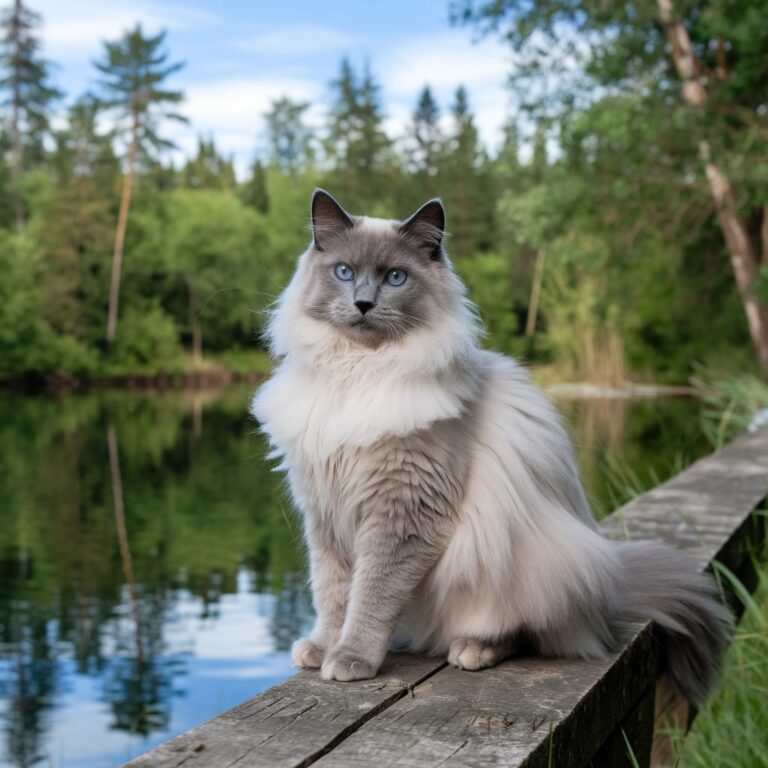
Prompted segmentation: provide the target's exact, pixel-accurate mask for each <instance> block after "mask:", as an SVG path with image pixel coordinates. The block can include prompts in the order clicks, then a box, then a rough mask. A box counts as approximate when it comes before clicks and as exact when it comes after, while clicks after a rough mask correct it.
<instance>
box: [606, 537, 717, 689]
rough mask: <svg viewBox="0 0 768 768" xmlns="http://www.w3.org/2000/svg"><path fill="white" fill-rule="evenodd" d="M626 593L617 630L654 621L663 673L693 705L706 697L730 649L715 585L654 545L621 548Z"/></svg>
mask: <svg viewBox="0 0 768 768" xmlns="http://www.w3.org/2000/svg"><path fill="white" fill-rule="evenodd" d="M618 548H619V553H620V556H621V558H622V561H623V563H624V565H625V569H626V570H625V573H626V582H625V585H624V592H623V594H622V595H621V596H620V597H619V600H618V605H617V607H616V614H615V618H616V625H615V627H616V629H617V630H618V632H619V634H620V635H626V633H628V632H631V631H632V629H633V628H634V629H636V627H637V625H638V624H643V623H645V622H646V621H648V620H653V621H654V622H655V623H656V625H657V627H658V631H659V636H660V639H661V642H662V645H663V655H664V661H665V670H664V671H665V672H666V674H667V676H668V677H669V678H670V680H671V681H672V684H673V685H674V686H675V688H676V689H677V690H678V691H679V692H680V693H681V694H682V695H683V696H685V697H686V698H687V699H688V700H689V701H691V702H693V703H694V704H701V703H702V702H703V701H704V700H705V699H706V698H707V695H708V694H709V692H710V690H711V688H712V684H713V683H714V680H715V678H716V676H717V673H718V671H719V669H720V664H721V661H722V657H723V652H724V651H725V648H726V646H727V645H728V639H729V635H730V627H731V616H730V612H729V611H728V609H727V608H725V606H724V605H723V604H722V602H721V601H720V600H719V599H718V591H717V586H716V584H715V581H714V579H713V578H712V577H711V576H710V575H709V574H706V573H701V572H700V571H699V570H698V568H697V566H696V563H694V562H693V561H692V560H691V559H690V558H689V557H688V556H687V555H685V554H684V553H682V552H680V551H678V550H676V549H674V548H672V547H670V546H668V545H666V544H661V543H659V542H655V541H634V542H621V543H620V544H618Z"/></svg>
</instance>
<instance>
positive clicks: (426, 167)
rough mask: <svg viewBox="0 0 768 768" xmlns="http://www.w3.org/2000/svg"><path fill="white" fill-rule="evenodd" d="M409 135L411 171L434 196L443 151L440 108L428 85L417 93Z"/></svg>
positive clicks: (428, 192)
mask: <svg viewBox="0 0 768 768" xmlns="http://www.w3.org/2000/svg"><path fill="white" fill-rule="evenodd" d="M410 133H411V140H412V142H413V145H412V148H411V151H410V153H409V154H410V163H411V169H412V170H413V171H414V172H415V173H416V174H418V175H419V176H421V177H422V180H423V182H424V186H425V187H426V190H427V194H434V186H435V184H434V177H435V176H436V175H437V170H438V163H439V160H440V155H441V153H442V149H443V135H442V131H441V130H440V108H439V107H438V105H437V102H436V101H435V97H434V96H433V95H432V90H431V89H430V87H429V86H428V85H425V86H424V88H422V90H421V93H419V97H418V100H417V102H416V109H415V110H414V113H413V124H412V126H411V129H410Z"/></svg>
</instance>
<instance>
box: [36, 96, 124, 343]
mask: <svg viewBox="0 0 768 768" xmlns="http://www.w3.org/2000/svg"><path fill="white" fill-rule="evenodd" d="M97 115H98V105H97V104H96V103H95V102H94V100H93V99H92V98H89V97H85V98H83V99H81V100H79V101H78V102H76V103H75V104H74V105H73V106H72V107H71V108H70V110H69V115H68V121H67V125H66V127H65V128H63V129H62V130H59V131H56V132H55V134H54V138H55V141H56V145H55V149H54V151H53V153H52V156H51V167H52V168H53V170H54V174H55V181H56V183H55V186H54V188H53V190H52V195H51V201H50V206H49V207H48V208H47V210H46V216H45V218H44V220H43V222H42V224H41V226H40V232H39V238H40V244H41V246H42V254H43V259H44V262H43V263H44V269H42V270H41V271H40V274H39V275H38V276H37V281H36V282H37V285H38V288H39V296H40V313H41V316H42V318H43V319H44V320H45V321H46V322H47V324H48V325H49V326H50V327H51V328H52V329H53V330H54V331H55V332H56V333H57V334H67V335H69V336H73V337H75V338H76V339H78V340H79V341H83V342H87V343H90V342H94V341H96V340H97V338H98V333H99V328H100V327H102V323H103V312H104V305H105V304H106V298H107V296H106V283H105V277H106V274H105V265H104V258H103V255H104V253H105V252H107V251H108V250H109V245H110V234H111V232H112V223H111V222H112V217H113V208H112V199H113V190H114V188H115V183H116V181H117V179H118V176H119V173H120V165H119V162H118V160H117V157H116V156H115V153H114V150H113V148H112V139H113V136H112V133H111V132H107V133H102V132H100V131H99V129H98V127H97Z"/></svg>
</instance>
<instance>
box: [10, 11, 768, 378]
mask: <svg viewBox="0 0 768 768" xmlns="http://www.w3.org/2000/svg"><path fill="white" fill-rule="evenodd" d="M676 7H677V4H676ZM760 7H761V6H760V3H757V2H755V3H752V4H748V6H747V7H745V8H744V9H743V13H744V17H743V19H742V18H741V11H738V12H737V9H736V6H735V5H734V4H733V3H732V2H726V0H719V1H718V2H717V3H710V4H706V5H704V6H699V5H697V4H695V3H693V4H680V12H681V13H682V14H683V15H684V17H685V21H686V28H687V29H689V32H690V34H691V35H692V38H693V40H694V44H695V46H696V52H697V54H698V56H699V58H700V60H701V61H703V62H705V63H706V65H707V67H710V68H711V69H712V72H715V73H716V70H717V67H718V66H722V65H723V56H725V60H724V61H725V66H726V68H727V71H728V77H727V78H725V79H718V78H717V77H716V78H714V79H713V80H712V83H710V85H711V88H712V92H711V99H712V102H713V107H712V110H710V111H708V113H707V115H706V118H701V116H698V117H696V116H695V115H692V113H691V112H690V110H689V109H687V108H684V107H683V106H682V105H681V103H680V100H679V98H678V96H677V94H678V92H679V82H678V81H677V80H676V77H675V75H674V71H673V69H672V68H671V66H670V63H669V61H668V60H667V58H666V57H667V55H668V54H667V52H666V48H665V41H664V36H663V34H662V30H661V27H660V25H659V23H658V21H657V19H656V15H655V14H656V9H655V7H651V6H636V5H633V4H630V6H622V5H618V6H617V5H615V4H614V5H608V6H605V5H601V4H598V3H595V2H592V0H584V1H583V2H582V1H581V0H579V1H578V2H573V3H566V4H565V5H562V4H560V3H556V2H543V3H537V4H534V5H524V4H523V5H521V4H519V3H516V2H512V0H509V2H504V3H484V2H460V3H458V4H456V5H455V8H454V10H455V12H456V14H457V16H459V17H463V18H466V19H469V20H471V21H473V23H478V24H479V25H480V26H481V27H486V28H495V29H497V30H499V31H501V32H502V33H503V34H505V35H506V36H507V38H508V40H509V42H510V43H511V44H512V45H513V46H514V47H516V48H517V49H518V51H519V54H518V59H516V61H519V62H520V66H519V68H518V69H517V70H516V72H515V83H516V85H515V88H516V89H517V95H518V99H520V101H519V103H520V104H521V106H523V107H525V108H526V109H528V112H529V116H528V117H527V118H526V119H523V120H519V119H516V116H514V115H513V116H511V117H510V119H509V121H508V123H507V124H506V126H505V128H504V136H503V142H502V144H501V146H500V147H499V149H498V150H497V151H496V152H495V153H494V154H490V153H489V151H488V149H487V148H486V147H484V146H483V144H482V142H481V140H480V137H479V132H478V128H477V125H476V121H475V118H474V116H473V112H472V98H471V93H470V92H468V90H467V89H466V88H464V87H463V86H462V87H459V88H458V89H457V90H456V92H455V95H454V96H453V98H452V103H449V104H441V103H439V101H438V99H437V98H436V97H435V94H434V91H433V90H432V89H431V88H430V86H429V84H425V86H424V88H423V89H422V91H421V93H420V94H419V97H418V100H417V103H416V104H415V105H414V112H413V124H412V125H411V126H410V128H409V129H407V131H406V135H404V136H401V137H395V136H390V135H388V134H387V132H386V131H385V128H384V126H385V105H384V103H383V101H382V99H381V94H380V88H379V86H378V83H377V80H376V78H375V76H374V74H373V73H372V72H371V70H370V67H369V66H368V65H364V66H363V67H362V68H357V67H356V66H355V65H354V64H353V62H352V61H350V60H349V59H345V60H344V61H342V62H341V65H340V70H339V74H338V76H337V78H336V79H335V80H334V81H333V82H332V83H331V92H330V93H331V97H330V103H329V105H328V107H329V108H328V110H327V119H326V122H325V125H323V126H322V127H320V128H319V129H314V128H310V126H309V124H308V121H307V113H308V110H309V105H308V104H307V103H304V102H293V101H291V100H290V99H287V98H280V99H277V100H276V101H275V102H274V103H273V104H272V107H271V108H270V110H269V112H268V113H267V114H266V115H265V123H264V136H263V137H261V138H260V137H257V136H254V144H255V145H257V144H260V145H261V146H262V147H265V148H266V149H267V151H266V152H265V153H264V154H263V155H262V156H261V157H257V158H256V159H255V160H254V163H253V165H252V168H251V170H250V172H249V173H248V174H247V175H246V178H244V179H239V180H238V179H237V178H236V177H235V174H234V171H233V167H232V162H231V160H230V159H228V158H226V157H224V156H222V155H221V153H220V152H219V151H218V149H217V147H216V145H215V143H214V139H213V138H212V137H209V138H201V139H200V141H199V145H198V150H197V153H196V155H195V156H194V157H191V158H190V159H189V160H188V161H186V162H185V163H184V165H183V166H182V167H181V168H180V169H178V170H176V169H174V168H173V167H172V166H169V165H167V164H166V163H164V162H163V161H162V156H161V155H160V154H158V153H157V152H155V151H154V150H157V149H162V148H163V147H165V146H167V142H165V141H164V140H163V139H162V137H161V136H159V134H158V130H159V125H160V122H161V121H162V120H164V119H165V118H166V117H171V118H172V119H174V118H178V115H177V114H176V112H175V111H174V110H175V107H176V105H177V104H178V103H179V102H180V101H181V99H182V97H183V94H182V93H181V92H180V91H171V90H167V89H166V87H165V86H164V84H163V83H164V80H165V79H166V78H167V77H168V76H170V75H171V74H173V73H175V72H177V71H178V70H179V68H180V67H181V64H173V63H170V61H171V60H170V57H169V54H168V52H167V50H166V38H165V35H164V33H160V34H158V35H155V36H151V35H147V34H146V33H145V32H144V31H143V30H142V29H141V27H140V26H137V27H136V28H134V29H133V30H130V31H129V32H127V33H126V34H125V35H124V37H123V38H121V39H120V40H118V41H116V42H113V43H109V44H107V45H105V48H104V52H103V56H102V58H101V60H100V61H99V62H98V63H97V65H96V66H97V69H98V71H99V72H100V73H101V78H100V95H99V96H98V97H94V96H91V95H86V96H83V97H81V98H80V99H79V100H77V101H76V102H75V103H74V104H72V106H71V108H70V110H69V113H68V119H67V123H66V125H65V126H64V127H62V128H60V129H59V130H57V131H56V132H55V133H54V135H53V139H54V141H53V143H52V144H51V145H50V147H49V149H48V150H47V158H46V159H47V164H46V166H45V167H38V168H34V169H33V168H29V169H27V170H26V171H25V172H24V173H23V174H22V176H21V178H20V180H19V184H18V188H19V189H20V190H21V193H22V195H23V198H24V201H25V204H26V209H27V210H28V213H29V216H28V219H29V221H28V227H27V231H26V233H25V234H24V236H23V237H21V238H20V239H14V238H10V236H8V235H7V230H8V229H9V228H10V227H11V226H12V225H13V223H14V208H15V203H16V201H15V194H16V192H15V186H14V184H13V181H12V174H11V166H10V164H9V160H10V159H12V153H11V143H10V137H9V135H8V133H7V131H6V132H2V131H0V233H2V235H1V236H2V240H0V244H2V245H3V248H4V251H5V252H4V253H3V255H2V258H3V260H4V261H3V264H4V265H7V270H8V278H7V280H5V281H4V285H3V287H2V289H0V290H2V291H4V292H9V291H11V288H10V286H11V285H12V286H13V300H12V301H10V302H9V303H8V304H7V306H5V307H3V308H2V309H0V313H2V316H3V317H6V318H9V319H8V322H9V323H11V324H12V325H14V324H15V325H14V327H6V328H4V329H3V330H2V332H0V333H1V334H2V336H1V338H2V340H3V349H2V350H0V351H2V358H3V362H2V363H1V364H0V365H1V366H2V372H1V373H0V375H1V376H4V377H8V376H18V375H29V374H33V375H39V374H46V373H49V372H51V371H57V370H61V371H93V372H94V373H98V372H102V373H103V372H104V371H107V370H111V371H114V370H117V369H120V370H127V368H128V367H130V366H131V365H136V366H137V367H138V368H141V369H142V370H148V369H150V368H152V366H153V363H152V361H151V355H152V354H154V353H153V351H152V350H157V354H158V355H161V357H158V359H157V361H156V365H157V367H158V369H168V368H169V367H170V368H173V369H175V368H176V367H178V366H179V365H181V364H185V363H180V355H181V354H182V350H183V351H184V352H191V353H192V357H193V360H194V365H195V366H199V365H202V361H203V359H204V358H205V357H206V356H208V355H213V356H214V357H216V358H217V359H219V360H223V359H226V357H227V355H228V353H231V359H232V360H241V361H242V360H244V359H246V358H247V355H246V356H243V351H244V350H247V349H253V348H254V347H258V345H259V341H258V338H259V331H260V330H261V329H262V328H263V324H264V318H265V314H264V310H265V309H266V308H267V307H268V306H269V304H270V302H271V301H273V300H274V298H276V296H277V295H278V293H279V292H280V290H282V288H283V287H284V286H285V284H286V283H287V281H288V279H289V278H290V275H291V272H292V270H293V267H294V264H295V259H296V257H297V255H298V254H299V253H301V252H302V251H303V250H304V249H305V248H306V246H307V244H308V242H309V232H308V228H307V224H308V205H309V198H310V195H311V192H312V190H313V188H314V187H315V186H323V187H326V188H327V189H329V190H330V191H331V192H332V193H334V194H336V195H337V196H338V198H339V199H340V201H341V202H342V203H343V204H344V205H345V206H346V207H347V208H348V209H349V210H350V211H351V212H353V213H360V214H363V213H364V214H369V215H379V216H385V217H404V216H406V215H408V214H409V213H411V212H412V211H413V210H415V209H416V207H418V206H419V205H421V204H422V203H423V202H424V201H425V200H426V199H427V198H428V197H431V196H435V195H439V196H440V197H442V199H443V201H444V203H445V205H446V209H447V221H448V237H447V238H446V243H447V246H448V250H449V253H450V255H451V257H452V259H453V261H454V264H455V266H456V269H457V271H458V272H459V274H460V275H461V276H462V277H463V278H464V280H465V281H466V282H467V284H468V286H469V293H470V298H472V299H473V300H474V301H475V302H476V303H477V304H478V306H479V307H480V310H481V314H482V317H483V320H484V322H485V324H486V326H487V329H488V338H487V343H488V344H489V345H490V346H493V347H494V348H497V349H501V350H504V351H507V352H511V353H514V354H519V355H522V356H524V357H525V358H526V359H528V360H530V361H531V362H534V363H545V364H547V365H549V366H550V367H551V368H552V369H554V370H556V371H557V372H558V373H557V374H556V375H558V376H559V377H561V378H562V377H566V376H567V377H575V378H587V379H592V380H600V381H604V382H605V383H612V384H620V383H622V381H623V380H624V379H629V378H632V379H654V380H661V381H669V382H681V381H685V380H686V379H688V377H690V375H691V374H692V373H695V372H696V371H697V370H698V367H699V366H702V365H703V366H705V367H706V368H707V369H722V370H724V371H725V372H726V373H727V372H728V371H729V370H730V371H732V370H734V369H735V368H739V367H742V368H747V369H751V368H752V367H753V363H752V353H751V352H750V348H749V338H748V334H747V330H746V325H745V321H744V316H743V311H742V308H741V305H740V298H739V294H738V292H737V291H736V290H735V287H734V285H733V280H732V278H731V276H730V275H729V269H730V267H729V263H728V254H727V252H726V250H725V248H724V247H723V242H722V236H721V233H720V232H719V230H718V227H717V224H716V222H715V221H714V219H713V209H712V204H711V201H710V196H709V192H708V190H707V187H706V181H705V179H704V176H703V174H702V172H701V167H700V162H699V159H698V157H697V156H696V150H695V139H696V138H698V137H699V136H700V135H703V133H702V132H703V131H705V130H706V131H709V132H710V133H709V134H708V135H709V136H710V143H711V144H712V146H713V151H717V152H718V153H720V155H719V156H720V157H721V159H722V163H723V165H724V167H725V168H726V169H727V171H728V172H729V173H730V174H731V176H732V178H733V180H734V184H735V185H736V189H737V192H738V202H739V206H740V207H741V208H742V209H743V210H744V211H745V216H746V215H748V218H749V221H750V226H751V228H752V230H756V229H757V228H758V227H759V226H760V222H761V220H762V218H764V213H763V212H764V206H765V203H766V202H767V201H768V196H766V194H765V189H768V185H766V184H765V183H764V181H765V179H766V178H768V174H767V172H766V156H765V152H764V146H765V143H764V142H761V141H760V140H759V139H760V137H761V136H764V135H765V115H764V111H761V107H760V104H762V103H764V101H765V99H764V98H763V96H764V95H765V89H766V80H765V75H764V69H761V67H763V64H764V63H765V54H764V49H763V47H761V46H762V44H763V42H764V41H765V34H766V33H765V32H764V31H763V30H762V29H758V28H757V25H755V24H753V23H752V22H753V21H754V19H755V18H756V15H759V13H758V12H759V10H760ZM569 25H570V26H569ZM726 33H727V34H726ZM542 36H543V37H542ZM718 36H720V37H722V39H723V40H725V41H727V45H726V46H725V51H724V52H723V51H722V50H719V49H718V44H717V40H719V39H720V37H718ZM542 41H546V45H542ZM718 51H719V52H718ZM566 54H567V55H566ZM6 70H7V62H6ZM0 73H1V74H7V71H6V72H5V73H2V67H0ZM533 78H538V79H536V80H535V81H534V79H533ZM535 83H538V85H537V86H536V87H530V88H528V90H527V92H526V94H525V97H524V98H522V97H521V88H522V87H523V86H526V87H527V86H533V85H534V84H535ZM761 94H762V95H761ZM103 109H105V110H106V115H105V116H106V117H107V118H108V120H107V122H108V123H109V124H110V125H111V128H110V130H108V131H104V130H103V129H102V128H101V127H100V126H101V125H102V123H103V122H104V121H103V120H102V119H100V120H99V121H97V119H96V117H97V115H98V113H99V110H103ZM710 112H711V114H710ZM441 115H443V117H442V119H441ZM134 131H136V132H137V139H136V140H137V141H138V143H139V144H140V145H141V147H142V148H143V150H142V153H140V154H141V157H140V160H141V162H140V163H139V164H138V166H137V173H136V179H135V184H134V195H133V201H132V207H131V214H130V221H129V225H128V227H127V234H126V244H125V259H124V264H123V281H122V288H121V291H122V295H121V323H122V320H123V319H126V321H127V324H126V326H125V327H130V328H134V329H135V332H142V333H145V334H146V335H145V338H144V339H143V340H128V339H126V340H124V341H123V342H122V343H121V345H120V347H119V348H117V349H115V350H112V352H111V353H108V351H107V348H106V347H107V345H106V344H105V339H104V319H105V314H106V309H107V301H108V295H107V292H108V288H109V279H110V274H109V271H110V265H109V253H110V251H111V250H112V247H113V243H114V227H115V223H116V221H117V213H118V203H119V197H120V190H121V167H120V163H119V162H118V159H117V152H116V150H117V151H119V152H120V153H122V151H123V142H124V140H126V139H128V140H129V142H130V140H131V134H132V132H134ZM692 147H693V149H692ZM13 253H15V254H17V256H16V257H12V255H11V254H13ZM19 253H22V254H23V257H21V256H18V254H19ZM537 261H538V263H540V264H543V273H542V274H543V278H542V282H541V286H540V288H541V289H540V291H538V292H537V290H535V287H534V277H535V274H534V271H535V264H536V263H537ZM762 272H765V267H764V266H763V269H762ZM761 274H762V273H761ZM765 282H766V278H765V275H763V276H762V277H760V278H759V279H758V281H757V282H756V283H755V286H754V288H755V290H756V292H757V293H758V295H760V296H763V297H764V295H766V291H765V285H764V284H765ZM534 295H538V296H539V302H538V314H537V322H536V324H535V333H534V334H533V336H525V335H524V329H525V327H526V319H527V317H528V315H529V313H530V312H531V305H532V302H533V299H534ZM702 307H707V311H706V312H704V311H701V308H702ZM149 319H153V320H155V321H157V323H158V328H157V329H156V330H157V332H156V333H149V329H148V328H147V327H146V324H147V323H148V322H149ZM16 326H17V327H16ZM172 329H173V333H172V332H171V330H172ZM172 337H173V339H172ZM32 340H35V342H34V345H32V343H31V341H32ZM172 342H173V343H172Z"/></svg>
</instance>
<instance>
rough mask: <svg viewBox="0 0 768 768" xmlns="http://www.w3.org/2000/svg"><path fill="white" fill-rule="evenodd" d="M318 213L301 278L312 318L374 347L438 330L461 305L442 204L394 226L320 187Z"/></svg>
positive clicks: (314, 211)
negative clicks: (446, 247) (354, 210)
mask: <svg viewBox="0 0 768 768" xmlns="http://www.w3.org/2000/svg"><path fill="white" fill-rule="evenodd" d="M311 214H312V235H313V237H312V244H311V246H310V248H309V250H308V251H307V252H306V253H305V254H304V256H303V257H302V259H301V260H300V262H299V267H298V273H297V277H298V278H300V283H301V295H302V304H303V311H304V312H305V313H306V314H307V315H309V316H310V317H312V318H314V319H315V320H319V321H321V322H324V323H327V324H328V325H329V326H331V327H332V328H334V329H335V330H336V332H338V333H340V334H342V335H344V336H346V337H347V338H349V339H351V340H353V341H355V342H357V343H359V344H362V345H364V346H367V347H374V348H375V347H378V346H380V345H381V344H382V343H385V342H387V341H396V340H398V339H401V338H402V337H404V336H405V335H406V334H408V333H410V332H412V331H414V330H416V329H419V328H423V327H425V326H427V325H434V324H435V323H437V322H439V320H440V318H441V316H442V315H443V314H444V313H445V311H446V309H448V308H449V307H452V306H453V305H454V304H455V296H456V279H455V277H454V276H453V273H452V271H451V268H450V264H449V263H448V259H447V257H446V255H445V253H444V251H443V236H444V231H445V212H444V210H443V206H442V203H441V202H440V201H439V200H437V199H435V200H430V201H429V202H427V203H425V204H424V205H423V206H422V207H421V208H419V210H418V211H416V213H414V214H413V215H412V216H410V217H409V218H408V219H405V220H404V221H392V220H386V219H372V218H368V217H365V216H352V215H350V214H348V213H347V212H346V211H345V210H344V209H343V208H342V207H341V206H340V205H339V203H337V202H336V200H334V198H333V197H331V195H329V194H328V193H327V192H325V191H324V190H321V189H318V190H316V191H315V193H314V195H313V197H312V205H311Z"/></svg>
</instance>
